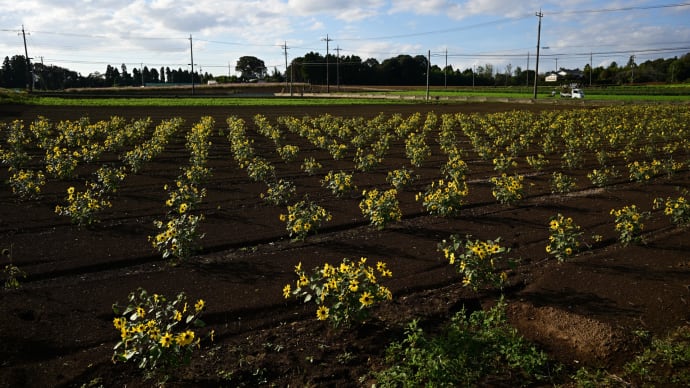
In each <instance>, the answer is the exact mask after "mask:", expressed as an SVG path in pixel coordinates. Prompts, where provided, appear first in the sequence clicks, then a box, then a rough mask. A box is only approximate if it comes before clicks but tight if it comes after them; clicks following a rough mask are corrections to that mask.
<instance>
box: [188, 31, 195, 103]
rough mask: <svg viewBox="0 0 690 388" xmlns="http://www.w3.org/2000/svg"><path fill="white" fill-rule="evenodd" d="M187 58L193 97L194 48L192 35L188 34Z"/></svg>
mask: <svg viewBox="0 0 690 388" xmlns="http://www.w3.org/2000/svg"><path fill="white" fill-rule="evenodd" d="M189 56H190V59H191V61H192V63H191V65H192V95H194V47H193V45H192V34H189Z"/></svg>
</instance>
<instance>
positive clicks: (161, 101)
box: [0, 84, 690, 106]
mask: <svg viewBox="0 0 690 388" xmlns="http://www.w3.org/2000/svg"><path fill="white" fill-rule="evenodd" d="M553 90H555V88H554V87H553V86H540V87H539V88H538V94H537V96H538V99H540V100H562V101H571V100H570V99H567V98H561V97H560V96H558V94H556V96H552V95H551V92H552V91H553ZM584 91H585V96H586V98H585V99H586V100H588V101H607V102H610V101H621V102H640V103H643V102H690V84H676V85H650V86H642V85H638V86H612V87H592V88H586V87H585V88H584ZM84 93H88V89H87V90H85V91H84ZM426 93H427V91H426V88H424V87H418V88H401V89H396V88H394V87H391V88H389V90H386V91H376V92H371V91H366V92H352V91H349V92H348V93H347V94H341V93H331V94H330V95H326V94H320V95H317V96H313V95H310V96H305V97H273V96H272V95H271V94H269V93H267V94H266V97H257V96H255V95H253V96H247V97H239V96H203V95H199V96H191V93H190V95H185V96H182V97H180V96H171V97H161V96H157V95H152V96H151V97H146V95H139V96H137V97H132V96H121V97H117V96H115V97H101V96H99V97H93V96H89V95H84V96H83V97H82V96H80V95H79V94H78V93H77V94H75V93H69V94H65V97H60V96H55V95H51V96H41V95H40V94H27V93H26V92H23V91H14V90H7V89H0V103H14V104H27V105H43V106H261V105H266V106H297V105H299V106H305V105H307V106H309V105H312V106H328V105H370V104H405V103H410V104H413V103H420V102H423V101H424V99H425V96H426ZM359 95H361V97H359ZM429 96H430V98H431V100H432V101H434V102H437V103H438V102H440V103H454V102H458V101H467V100H470V101H472V100H478V101H479V100H485V99H488V100H491V99H502V100H505V99H521V100H524V99H531V98H532V97H533V88H532V87H526V86H523V87H476V88H472V87H462V88H459V87H452V88H447V89H445V88H440V87H438V86H436V87H434V88H433V89H431V90H430V92H429ZM396 97H397V98H396ZM575 101H577V100H575Z"/></svg>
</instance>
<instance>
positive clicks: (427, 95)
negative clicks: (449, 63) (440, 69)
mask: <svg viewBox="0 0 690 388" xmlns="http://www.w3.org/2000/svg"><path fill="white" fill-rule="evenodd" d="M429 71H431V50H429V52H428V53H427V60H426V100H427V101H429Z"/></svg>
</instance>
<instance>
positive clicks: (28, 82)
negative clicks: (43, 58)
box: [22, 24, 34, 91]
mask: <svg viewBox="0 0 690 388" xmlns="http://www.w3.org/2000/svg"><path fill="white" fill-rule="evenodd" d="M22 38H23V39H24V56H25V57H26V89H27V90H28V91H31V90H33V83H34V80H33V78H34V77H33V74H34V72H33V71H32V70H31V59H30V58H29V51H28V50H27V49H26V32H24V25H23V24H22Z"/></svg>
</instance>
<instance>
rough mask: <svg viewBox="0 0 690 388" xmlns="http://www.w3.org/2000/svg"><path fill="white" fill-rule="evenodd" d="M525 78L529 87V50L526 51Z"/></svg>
mask: <svg viewBox="0 0 690 388" xmlns="http://www.w3.org/2000/svg"><path fill="white" fill-rule="evenodd" d="M525 78H527V85H526V86H527V87H529V51H528V52H527V74H526V75H525Z"/></svg>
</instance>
